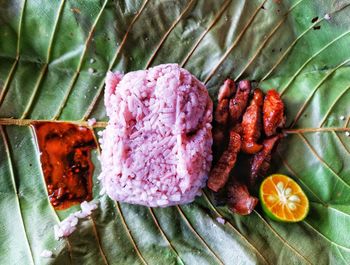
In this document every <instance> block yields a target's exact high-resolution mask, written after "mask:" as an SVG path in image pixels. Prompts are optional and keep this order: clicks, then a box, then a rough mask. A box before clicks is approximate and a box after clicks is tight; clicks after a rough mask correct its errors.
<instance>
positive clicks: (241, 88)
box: [229, 80, 251, 124]
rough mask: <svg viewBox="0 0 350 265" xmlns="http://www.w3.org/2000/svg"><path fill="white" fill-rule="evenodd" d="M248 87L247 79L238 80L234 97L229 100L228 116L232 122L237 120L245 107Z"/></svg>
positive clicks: (248, 91) (249, 86)
mask: <svg viewBox="0 0 350 265" xmlns="http://www.w3.org/2000/svg"><path fill="white" fill-rule="evenodd" d="M250 89H251V85H250V82H249V81H248V80H243V81H240V82H239V84H238V90H237V93H236V95H235V97H234V98H232V99H231V100H230V105H229V109H230V118H231V122H232V123H233V124H235V123H236V122H238V121H239V119H240V118H241V116H242V114H243V112H244V110H245V108H246V107H247V104H248V98H249V93H250Z"/></svg>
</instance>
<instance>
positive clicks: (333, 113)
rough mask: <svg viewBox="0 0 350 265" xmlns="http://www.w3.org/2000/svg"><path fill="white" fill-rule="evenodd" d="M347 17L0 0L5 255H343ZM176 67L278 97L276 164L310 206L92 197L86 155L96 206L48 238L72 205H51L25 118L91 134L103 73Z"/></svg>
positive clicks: (301, 10) (161, 0)
mask: <svg viewBox="0 0 350 265" xmlns="http://www.w3.org/2000/svg"><path fill="white" fill-rule="evenodd" d="M349 14H350V1H349V0H332V1H329V0H318V1H312V0H245V1H244V0H241V1H237V0H236V1H234V0H232V1H230V0H126V1H119V0H118V1H113V0H105V1H104V0H85V1H78V0H52V1H44V0H0V117H1V118H0V125H1V126H0V213H1V214H0V264H23V265H27V264H60V265H62V264H84V265H85V264H94V265H96V264H123V265H124V264H191V265H192V264H318V265H323V264H349V263H350V240H349V239H350V229H349V228H350V162H349V161H350V137H348V135H349V132H350V124H349V123H350V122H349V120H350V104H349V103H350V67H349V65H350V15H349ZM170 62H175V63H178V64H179V65H181V66H183V67H185V68H186V69H188V70H189V71H191V72H192V73H193V74H194V75H196V76H197V77H198V78H199V79H200V80H201V81H203V82H204V83H205V84H206V85H207V87H208V90H209V92H210V94H211V96H212V97H213V99H214V98H215V97H216V95H217V91H218V88H219V86H220V84H222V82H223V81H224V80H225V79H226V78H227V77H230V78H233V79H235V80H241V79H250V80H254V81H255V83H256V86H259V87H261V88H262V89H263V90H265V91H266V90H267V89H270V88H276V89H277V90H278V91H279V92H280V93H281V94H282V98H283V100H284V101H285V104H286V109H287V117H288V120H287V124H288V130H287V137H286V138H285V139H284V141H283V142H282V144H281V146H280V148H279V150H278V152H277V153H276V155H275V161H274V165H273V170H274V171H275V172H281V173H284V174H287V175H290V176H291V177H293V178H294V179H295V180H296V181H297V182H298V183H299V184H300V185H301V187H302V188H303V190H304V191H305V192H306V194H307V195H308V197H309V199H310V204H311V205H310V213H309V215H308V216H307V218H306V219H305V220H304V221H302V222H300V223H295V224H285V223H278V222H274V221H271V220H269V219H268V218H267V217H266V216H265V215H264V214H263V213H262V211H261V209H260V208H259V207H258V208H257V209H256V210H255V211H254V212H253V213H252V214H251V215H249V216H244V217H242V216H239V215H236V214H233V213H232V212H230V211H229V210H228V209H227V207H224V206H220V207H219V206H215V205H214V203H213V201H212V199H211V197H210V193H209V192H208V191H207V190H204V193H203V196H202V197H200V198H198V199H197V200H196V201H195V202H194V203H191V204H189V205H183V206H175V207H168V208H153V209H152V208H147V207H142V206H136V205H130V204H125V203H119V202H114V201H112V200H110V199H109V198H108V197H107V196H100V195H99V191H100V187H99V183H98V180H97V176H98V174H99V172H100V168H99V163H98V160H97V157H98V151H97V150H94V151H93V153H92V158H93V161H94V164H95V171H94V177H93V178H94V187H93V194H94V197H95V198H99V200H100V207H99V209H98V210H96V211H95V212H94V213H93V215H92V216H91V218H90V219H86V220H84V221H83V222H82V223H81V224H80V225H79V229H78V230H77V231H75V232H74V233H73V234H72V235H71V236H70V237H68V238H66V239H63V240H60V241H57V240H55V238H54V233H53V226H54V225H55V224H57V223H58V222H59V221H60V220H62V219H63V218H65V217H66V216H67V215H68V214H69V213H71V212H73V211H76V210H77V208H78V207H71V208H69V209H68V210H64V211H56V210H55V209H54V208H53V207H52V206H51V205H50V202H49V200H48V196H47V191H46V186H45V182H44V178H43V173H42V169H41V165H40V154H39V150H38V146H37V143H36V141H35V137H34V132H33V129H32V127H31V126H29V125H30V124H31V123H32V122H33V121H38V120H50V121H56V120H57V121H70V122H75V123H77V124H79V125H87V122H86V121H87V120H88V119H89V118H92V117H94V118H96V119H97V120H98V123H97V125H96V128H95V131H94V132H95V133H97V132H98V130H101V129H102V128H97V127H101V126H102V125H103V124H104V123H103V122H105V121H106V120H107V118H106V113H105V110H104V105H103V97H102V95H103V89H104V79H105V75H106V73H107V72H108V71H109V70H112V71H116V70H119V71H123V72H128V71H133V70H138V69H144V68H147V67H151V66H155V65H157V64H160V63H170ZM101 124H102V125H101ZM99 125H101V126H99ZM102 127H103V126H102ZM217 217H222V218H224V219H225V220H226V223H225V224H221V223H219V222H217V220H216V218H217ZM44 249H49V250H52V251H53V253H54V255H53V257H51V258H43V257H41V256H40V254H41V252H42V251H43V250H44Z"/></svg>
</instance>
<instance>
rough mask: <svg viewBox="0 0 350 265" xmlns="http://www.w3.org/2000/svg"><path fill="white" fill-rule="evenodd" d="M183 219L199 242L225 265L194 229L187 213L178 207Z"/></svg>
mask: <svg viewBox="0 0 350 265" xmlns="http://www.w3.org/2000/svg"><path fill="white" fill-rule="evenodd" d="M175 207H176V209H177V210H178V212H179V213H180V215H181V217H182V218H183V219H184V221H185V223H186V225H187V226H188V228H189V229H190V230H191V232H192V233H193V234H194V235H195V236H196V237H197V238H198V240H199V241H200V242H201V243H202V244H203V245H204V246H205V247H206V248H207V249H208V250H209V251H210V253H211V254H212V255H213V257H215V259H216V260H217V261H218V262H219V264H221V265H224V264H225V263H224V262H223V261H222V260H221V259H220V258H219V257H218V256H217V255H216V254H215V252H214V251H213V250H212V249H211V248H210V247H209V245H208V244H207V243H206V242H205V240H204V239H203V238H202V237H201V236H200V234H198V232H197V231H196V230H195V229H194V228H193V226H192V225H191V223H190V221H189V220H188V219H187V217H186V215H185V213H184V212H183V211H182V210H181V208H180V207H179V206H178V205H176V206H175Z"/></svg>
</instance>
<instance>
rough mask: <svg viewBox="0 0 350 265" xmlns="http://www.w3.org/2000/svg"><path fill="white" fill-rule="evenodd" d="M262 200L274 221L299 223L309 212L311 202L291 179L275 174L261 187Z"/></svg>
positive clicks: (268, 214)
mask: <svg viewBox="0 0 350 265" xmlns="http://www.w3.org/2000/svg"><path fill="white" fill-rule="evenodd" d="M260 200H261V205H262V208H263V210H264V212H265V213H266V214H267V216H268V217H270V218H271V219H273V220H276V221H281V222H299V221H301V220H303V219H304V218H305V217H306V215H307V213H308V211H309V200H308V199H307V197H306V195H305V193H304V192H303V190H302V189H301V188H300V186H299V185H298V184H297V183H296V182H295V181H294V180H292V179H291V178H289V177H287V176H285V175H282V174H274V175H271V176H269V177H267V178H266V179H265V180H264V181H263V183H262V184H261V186H260Z"/></svg>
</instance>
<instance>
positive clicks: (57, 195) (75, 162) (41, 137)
mask: <svg viewBox="0 0 350 265" xmlns="http://www.w3.org/2000/svg"><path fill="white" fill-rule="evenodd" d="M33 126H34V128H35V131H36V135H37V140H38V144H39V149H40V152H41V157H40V160H41V166H42V169H43V173H44V177H45V181H46V186H47V192H48V195H49V199H50V202H51V204H52V205H53V206H54V207H55V208H56V209H58V210H62V209H66V208H68V207H70V206H71V205H73V204H77V203H80V202H82V201H85V200H86V201H89V200H91V199H92V173H93V170H94V165H93V163H92V161H91V150H92V149H93V148H96V142H95V138H94V135H93V132H92V131H91V130H90V129H88V128H85V127H80V126H77V125H74V124H71V123H59V122H38V123H35V124H33Z"/></svg>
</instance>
